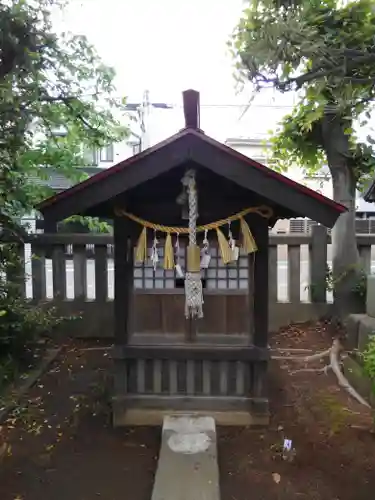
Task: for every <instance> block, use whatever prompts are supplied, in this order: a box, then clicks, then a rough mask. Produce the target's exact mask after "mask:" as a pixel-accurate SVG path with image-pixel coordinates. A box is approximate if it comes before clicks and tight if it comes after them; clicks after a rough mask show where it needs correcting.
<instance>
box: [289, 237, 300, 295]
mask: <svg viewBox="0 0 375 500" xmlns="http://www.w3.org/2000/svg"><path fill="white" fill-rule="evenodd" d="M288 292H289V293H288V295H289V302H292V303H295V304H296V305H297V304H299V302H300V301H301V247H300V246H298V247H297V246H290V245H289V246H288Z"/></svg>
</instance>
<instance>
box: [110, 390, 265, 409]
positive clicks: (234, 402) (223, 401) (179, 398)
mask: <svg viewBox="0 0 375 500" xmlns="http://www.w3.org/2000/svg"><path fill="white" fill-rule="evenodd" d="M112 401H113V402H116V403H117V402H121V401H124V403H125V404H126V407H127V408H139V409H144V410H145V409H166V410H187V411H213V412H215V411H230V410H233V411H250V410H251V407H252V404H254V402H256V401H255V400H254V399H253V398H249V397H240V396H238V397H236V396H188V395H183V394H181V395H176V396H168V395H157V396H154V395H148V394H141V395H138V394H127V395H124V396H117V395H115V396H114V397H113V398H112ZM265 401H267V400H265Z"/></svg>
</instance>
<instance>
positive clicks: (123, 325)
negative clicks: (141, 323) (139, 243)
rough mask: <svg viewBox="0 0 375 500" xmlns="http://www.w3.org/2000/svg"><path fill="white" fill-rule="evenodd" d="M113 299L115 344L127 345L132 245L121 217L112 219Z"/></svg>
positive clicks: (131, 283)
mask: <svg viewBox="0 0 375 500" xmlns="http://www.w3.org/2000/svg"><path fill="white" fill-rule="evenodd" d="M113 226H114V244H115V249H114V263H115V297H114V323H115V344H122V345H124V344H127V343H128V340H129V337H130V334H131V332H130V327H131V321H130V316H131V304H132V298H133V288H134V286H133V285H134V278H133V272H134V271H133V260H134V259H133V256H134V250H133V243H132V238H131V229H130V224H129V223H128V221H127V220H126V219H124V218H123V217H115V218H114V224H113Z"/></svg>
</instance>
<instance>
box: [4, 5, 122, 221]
mask: <svg viewBox="0 0 375 500" xmlns="http://www.w3.org/2000/svg"><path fill="white" fill-rule="evenodd" d="M63 4H64V2H62V1H60V0H5V1H4V0H3V1H2V2H1V4H0V33H1V40H0V127H1V135H0V141H1V147H0V207H1V208H0V211H1V218H2V223H4V221H5V220H7V221H9V220H17V219H18V218H19V217H20V216H21V215H23V214H24V213H27V212H28V211H29V210H30V209H31V207H32V206H33V205H34V204H35V203H36V202H38V201H40V199H41V198H43V197H45V196H46V194H47V192H46V188H45V187H43V188H41V187H40V183H36V182H34V181H35V179H36V178H41V179H46V177H47V172H46V168H45V167H53V168H54V169H55V170H58V171H59V172H61V173H62V174H64V175H66V176H68V177H70V178H72V179H73V181H78V180H80V179H81V178H82V176H83V172H82V169H79V168H77V167H80V166H83V165H85V164H87V160H85V151H86V150H88V149H91V148H93V147H102V146H104V145H106V144H109V143H112V142H116V141H119V140H121V139H123V138H124V137H125V136H126V135H127V128H126V127H123V126H122V125H121V124H120V120H121V118H122V115H123V112H124V104H125V100H120V101H119V100H118V99H116V98H115V97H114V90H115V88H114V83H113V82H114V76H115V74H114V70H113V69H111V68H109V67H107V66H105V65H104V64H103V62H102V61H101V60H100V58H99V56H98V54H97V53H96V51H95V49H94V48H93V47H92V46H91V45H90V44H89V43H88V41H87V40H86V38H85V37H83V36H77V35H72V34H69V33H62V34H61V35H56V33H54V31H53V27H52V21H51V19H52V14H51V12H52V9H53V8H60V7H62V6H63ZM56 131H63V132H64V133H63V134H62V135H60V136H57V135H56Z"/></svg>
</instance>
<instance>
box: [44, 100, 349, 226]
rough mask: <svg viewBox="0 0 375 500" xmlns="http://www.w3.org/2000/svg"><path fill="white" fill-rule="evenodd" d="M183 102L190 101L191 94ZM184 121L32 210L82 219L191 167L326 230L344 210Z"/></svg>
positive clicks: (195, 120) (194, 121)
mask: <svg viewBox="0 0 375 500" xmlns="http://www.w3.org/2000/svg"><path fill="white" fill-rule="evenodd" d="M191 92H193V93H194V92H195V91H186V92H185V93H184V94H185V95H184V98H185V97H186V93H191ZM188 97H189V99H190V100H191V99H192V95H191V94H189V96H188ZM193 97H194V96H193ZM193 100H194V99H193ZM198 102H199V98H198ZM184 104H185V105H186V99H185V102H184ZM190 105H191V102H190ZM196 105H197V103H195V106H196ZM193 108H194V103H193ZM198 109H199V108H198ZM189 111H190V114H189ZM198 115H199V113H198ZM185 119H186V128H185V129H183V130H181V131H180V132H178V133H177V134H175V135H173V136H171V137H169V138H168V139H166V140H165V141H162V142H160V143H159V144H157V145H156V146H153V147H151V148H149V149H147V150H145V151H143V152H141V153H139V154H137V155H135V156H132V157H130V158H128V159H126V160H125V161H122V162H120V163H118V164H117V165H115V166H113V167H111V168H109V169H107V170H105V171H102V172H100V173H98V174H96V175H94V176H93V177H90V178H89V179H87V180H85V181H83V182H81V183H80V184H77V185H75V186H73V187H71V188H70V189H67V190H66V191H63V192H61V193H59V194H56V195H55V196H52V197H51V198H48V199H47V200H45V201H44V202H42V203H41V204H40V205H39V206H38V207H37V208H38V209H39V210H40V211H41V212H42V213H43V215H44V216H45V217H48V218H49V219H50V220H55V221H58V220H61V219H64V218H67V217H69V216H71V215H74V214H84V213H85V212H87V211H88V210H89V209H90V208H92V207H94V206H97V205H100V204H101V203H103V202H105V201H106V200H109V199H112V198H115V197H116V196H118V195H120V194H121V193H124V192H126V191H129V190H130V189H133V188H135V187H136V186H138V185H140V184H142V183H144V182H146V181H148V180H150V179H153V178H156V177H158V176H159V175H162V174H163V173H165V172H167V171H169V170H171V169H173V168H175V167H179V166H181V165H182V164H184V163H187V162H194V163H196V164H198V165H201V166H202V167H204V168H206V169H208V170H211V171H212V172H214V173H216V174H218V175H220V176H222V177H225V178H227V179H229V180H230V181H232V182H234V183H236V184H238V185H240V186H242V188H245V189H248V190H249V191H251V192H254V193H256V194H257V195H260V196H262V197H264V198H266V199H269V200H271V201H272V202H274V203H275V204H276V205H279V206H281V207H285V208H287V209H288V210H289V211H290V212H293V213H294V214H295V216H297V217H309V218H310V219H313V220H315V221H317V222H320V223H322V224H324V225H326V226H328V227H332V226H333V225H334V224H335V222H336V220H337V218H338V217H339V215H340V214H341V213H343V212H344V211H346V208H345V207H344V206H342V205H340V204H338V203H335V202H334V201H332V200H330V199H329V198H326V197H325V196H322V195H321V194H319V193H316V192H315V191H313V190H311V189H309V188H307V187H305V186H303V185H301V184H299V183H297V182H295V181H293V180H291V179H289V178H288V177H285V176H283V175H281V174H279V173H277V172H275V171H274V170H271V169H270V168H268V167H266V166H264V165H262V164H260V163H259V162H257V161H254V160H252V159H251V158H248V157H247V156H244V155H243V154H241V153H239V152H237V151H235V150H234V149H232V148H230V147H228V146H226V145H224V144H222V143H220V142H218V141H216V140H214V139H212V138H211V137H208V136H207V135H205V134H204V133H203V132H202V131H201V130H200V129H199V116H197V112H195V115H194V111H193V112H192V111H191V109H190V110H188V111H187V110H186V109H185Z"/></svg>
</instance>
